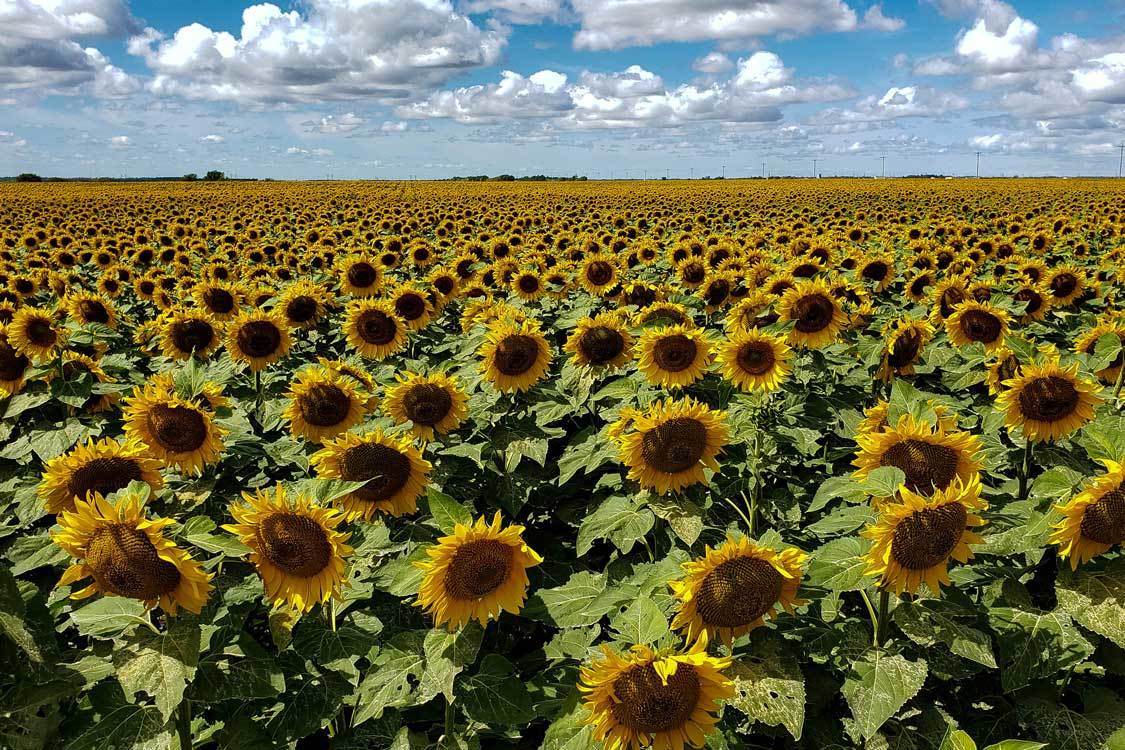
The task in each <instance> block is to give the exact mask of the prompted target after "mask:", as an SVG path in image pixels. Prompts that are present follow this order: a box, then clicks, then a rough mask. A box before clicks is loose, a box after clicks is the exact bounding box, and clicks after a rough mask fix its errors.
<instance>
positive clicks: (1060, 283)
mask: <svg viewBox="0 0 1125 750" xmlns="http://www.w3.org/2000/svg"><path fill="white" fill-rule="evenodd" d="M1050 287H1051V294H1053V295H1054V296H1056V297H1066V296H1068V295H1070V294H1073V293H1074V290H1075V289H1077V288H1078V279H1077V277H1075V275H1074V274H1072V273H1069V272H1067V271H1064V272H1063V273H1060V274H1057V275H1056V276H1054V277H1053V278H1052V279H1051V284H1050Z"/></svg>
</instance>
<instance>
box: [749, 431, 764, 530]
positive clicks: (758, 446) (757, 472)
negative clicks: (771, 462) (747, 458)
mask: <svg viewBox="0 0 1125 750" xmlns="http://www.w3.org/2000/svg"><path fill="white" fill-rule="evenodd" d="M753 446H754V452H753V461H754V466H753V469H752V471H753V472H754V485H753V487H751V490H750V536H751V537H753V538H754V539H757V538H758V504H759V501H760V500H761V497H762V433H761V431H760V430H758V429H757V427H756V426H755V429H754V443H753Z"/></svg>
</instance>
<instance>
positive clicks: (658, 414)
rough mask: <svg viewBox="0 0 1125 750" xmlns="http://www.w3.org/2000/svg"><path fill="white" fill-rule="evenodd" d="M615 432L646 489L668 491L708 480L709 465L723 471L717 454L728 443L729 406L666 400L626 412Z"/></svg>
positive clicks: (623, 458)
mask: <svg viewBox="0 0 1125 750" xmlns="http://www.w3.org/2000/svg"><path fill="white" fill-rule="evenodd" d="M622 420H623V421H622V422H621V423H620V424H618V425H615V428H614V434H615V438H614V439H615V440H616V442H617V445H618V451H619V454H620V457H621V462H622V463H624V464H625V465H626V466H628V467H629V478H630V479H633V480H635V481H637V482H638V483H639V484H640V485H641V486H642V487H644V488H645V489H651V490H655V491H657V492H658V493H661V494H663V493H666V492H669V491H672V490H680V489H683V488H684V487H687V486H689V485H692V484H698V483H705V482H706V481H707V479H706V475H705V474H704V469H705V468H706V469H711V470H712V471H718V469H719V464H718V462H717V461H716V460H715V457H716V456H717V455H718V454H719V452H720V451H721V450H722V448H723V446H724V445H726V443H727V425H726V412H721V411H714V410H712V409H710V408H708V407H707V406H706V405H704V404H701V403H699V402H697V401H695V400H693V399H690V398H688V399H684V400H682V401H672V400H670V399H669V400H665V401H660V402H657V403H656V404H653V405H652V406H651V407H650V408H649V409H648V411H647V412H643V413H642V412H630V413H629V414H628V415H627V416H626V415H625V414H623V415H622Z"/></svg>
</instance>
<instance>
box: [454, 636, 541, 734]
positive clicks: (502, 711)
mask: <svg viewBox="0 0 1125 750" xmlns="http://www.w3.org/2000/svg"><path fill="white" fill-rule="evenodd" d="M464 699H465V700H464V708H465V713H466V714H468V716H469V718H471V719H473V720H475V721H480V722H483V723H485V724H488V725H490V726H494V725H496V724H509V725H518V724H526V723H527V722H529V721H531V719H532V718H533V717H534V716H535V711H534V709H533V708H532V705H531V696H530V695H529V694H528V692H527V686H526V685H524V683H523V681H522V680H520V678H519V677H517V676H516V675H515V671H514V670H513V669H512V665H511V663H510V662H509V661H508V660H507V659H505V658H504V657H503V656H501V655H499V654H489V655H488V656H486V657H484V659H482V660H481V665H480V669H479V670H477V672H476V674H474V675H471V676H470V677H467V678H466V679H465V693H464Z"/></svg>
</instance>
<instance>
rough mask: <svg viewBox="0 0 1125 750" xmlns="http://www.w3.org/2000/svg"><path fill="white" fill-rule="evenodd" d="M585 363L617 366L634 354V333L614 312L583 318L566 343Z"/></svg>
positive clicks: (613, 368) (575, 360)
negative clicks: (630, 331)
mask: <svg viewBox="0 0 1125 750" xmlns="http://www.w3.org/2000/svg"><path fill="white" fill-rule="evenodd" d="M563 349H564V350H565V351H568V352H570V353H571V354H573V355H574V363H575V364H577V365H581V366H584V367H597V368H604V369H606V370H616V369H618V368H620V367H623V366H624V365H625V363H626V362H628V361H629V360H630V359H631V358H632V356H633V336H632V334H630V333H629V330H628V329H627V328H626V327H625V326H624V325H622V323H621V320H620V318H619V317H618V316H617V315H614V314H612V313H601V314H600V315H597V316H596V317H593V318H583V319H582V320H580V321H578V326H577V327H576V328H575V329H574V333H572V334H570V338H568V339H567V340H566V345H565V346H564V347H563Z"/></svg>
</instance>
